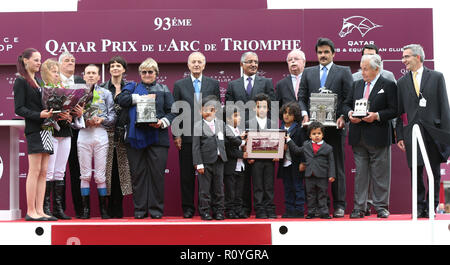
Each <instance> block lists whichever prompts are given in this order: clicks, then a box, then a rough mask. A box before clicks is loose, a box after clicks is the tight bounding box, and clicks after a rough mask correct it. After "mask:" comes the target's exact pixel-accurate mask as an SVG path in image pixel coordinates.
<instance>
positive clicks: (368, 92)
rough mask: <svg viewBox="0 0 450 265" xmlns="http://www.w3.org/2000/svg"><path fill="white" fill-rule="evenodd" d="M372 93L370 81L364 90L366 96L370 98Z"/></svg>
mask: <svg viewBox="0 0 450 265" xmlns="http://www.w3.org/2000/svg"><path fill="white" fill-rule="evenodd" d="M369 94H370V82H367V86H366V90H364V98H365V99H369Z"/></svg>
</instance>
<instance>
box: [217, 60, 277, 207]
mask: <svg viewBox="0 0 450 265" xmlns="http://www.w3.org/2000/svg"><path fill="white" fill-rule="evenodd" d="M240 65H241V67H242V70H243V72H244V74H243V76H242V77H240V78H238V79H235V80H233V81H231V82H229V83H228V87H227V93H226V94H225V102H228V101H231V102H233V103H236V102H239V101H242V102H243V103H244V104H245V103H247V102H248V101H249V100H254V98H255V96H256V95H258V94H260V93H264V94H266V95H268V96H269V98H270V100H271V101H275V100H276V95H275V90H274V89H273V84H272V79H270V78H265V77H262V76H258V75H257V72H258V66H259V60H258V55H257V54H256V53H254V52H245V53H244V54H242V56H241V61H240ZM248 120H249V111H248V109H247V110H245V118H244V119H243V122H246V121H248ZM245 168H246V170H245V183H244V197H243V204H244V205H243V206H244V207H243V208H244V209H245V211H247V214H248V215H250V213H251V210H252V197H251V196H252V194H251V182H250V175H251V173H250V172H251V166H247V165H246V167H245Z"/></svg>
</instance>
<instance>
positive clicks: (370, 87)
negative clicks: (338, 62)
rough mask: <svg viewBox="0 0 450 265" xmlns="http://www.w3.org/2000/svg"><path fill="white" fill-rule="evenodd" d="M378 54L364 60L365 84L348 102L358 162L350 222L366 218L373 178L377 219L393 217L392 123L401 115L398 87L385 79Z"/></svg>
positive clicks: (357, 85) (358, 84) (357, 84)
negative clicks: (398, 114)
mask: <svg viewBox="0 0 450 265" xmlns="http://www.w3.org/2000/svg"><path fill="white" fill-rule="evenodd" d="M381 70H382V62H381V57H380V56H379V55H378V54H374V55H364V56H363V57H362V58H361V73H362V76H363V79H362V80H358V81H356V82H355V83H353V87H352V89H351V90H350V93H349V94H348V97H347V99H346V101H345V102H344V111H345V112H346V113H347V115H348V118H349V119H350V126H349V133H348V142H349V144H350V145H351V146H352V149H353V154H354V158H355V165H356V174H355V194H354V209H353V211H352V213H351V215H350V218H363V217H364V214H365V210H366V204H367V193H368V189H369V178H370V180H371V183H372V190H373V194H372V199H373V206H374V208H375V210H376V212H377V217H379V218H387V217H388V216H389V211H388V209H389V187H390V186H389V183H390V181H391V180H390V174H389V169H390V167H389V147H390V145H391V143H392V137H393V136H392V133H391V129H390V126H389V120H391V119H393V118H395V117H396V115H397V85H396V84H395V82H393V81H391V80H388V79H386V78H384V77H383V76H381V74H380V72H381Z"/></svg>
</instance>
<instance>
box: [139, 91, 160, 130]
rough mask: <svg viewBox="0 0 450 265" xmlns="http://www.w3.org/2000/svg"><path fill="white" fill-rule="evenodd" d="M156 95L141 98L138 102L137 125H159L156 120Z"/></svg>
mask: <svg viewBox="0 0 450 265" xmlns="http://www.w3.org/2000/svg"><path fill="white" fill-rule="evenodd" d="M155 99H156V95H155V94H149V95H144V96H139V97H138V98H137V100H136V124H138V125H140V124H149V123H157V122H158V119H157V118H156V102H155Z"/></svg>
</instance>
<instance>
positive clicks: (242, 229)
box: [52, 224, 272, 245]
mask: <svg viewBox="0 0 450 265" xmlns="http://www.w3.org/2000/svg"><path fill="white" fill-rule="evenodd" d="M271 242H272V238H271V229H270V224H217V225H216V224H192V225H191V224H179V225H178V224H177V225H164V224H161V225H160V224H151V225H140V224H136V225H53V226H52V245H66V244H81V245H269V244H271Z"/></svg>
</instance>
